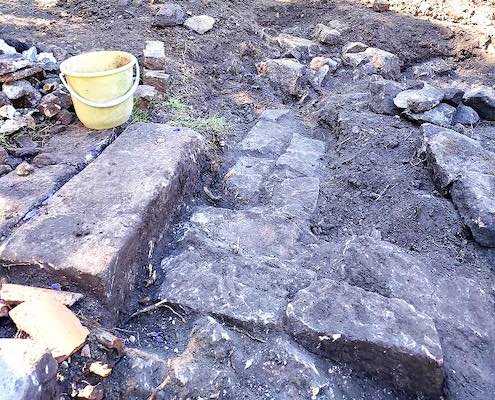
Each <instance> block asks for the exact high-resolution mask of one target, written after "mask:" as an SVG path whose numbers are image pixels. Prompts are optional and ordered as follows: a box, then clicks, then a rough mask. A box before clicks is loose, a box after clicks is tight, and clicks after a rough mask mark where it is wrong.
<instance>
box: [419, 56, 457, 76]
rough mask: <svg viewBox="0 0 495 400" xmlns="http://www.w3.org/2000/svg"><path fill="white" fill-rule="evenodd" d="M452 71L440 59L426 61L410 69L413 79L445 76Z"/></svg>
mask: <svg viewBox="0 0 495 400" xmlns="http://www.w3.org/2000/svg"><path fill="white" fill-rule="evenodd" d="M451 70H452V67H451V66H450V65H449V64H448V63H447V62H446V61H445V60H444V59H442V58H435V59H433V60H429V61H426V62H424V63H421V64H419V65H415V66H414V67H413V68H412V73H413V76H414V78H416V79H418V78H425V77H434V76H437V75H445V74H447V73H448V72H450V71H451Z"/></svg>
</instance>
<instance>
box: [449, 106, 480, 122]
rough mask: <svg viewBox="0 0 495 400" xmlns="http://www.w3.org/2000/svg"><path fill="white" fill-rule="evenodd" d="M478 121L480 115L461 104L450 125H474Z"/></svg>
mask: <svg viewBox="0 0 495 400" xmlns="http://www.w3.org/2000/svg"><path fill="white" fill-rule="evenodd" d="M479 121H480V116H479V115H478V113H477V112H476V111H474V110H473V109H472V108H471V107H468V106H465V105H463V104H461V105H460V106H459V107H457V110H456V112H455V114H454V117H453V119H452V125H455V124H462V125H466V126H473V125H476V124H477V123H478V122H479Z"/></svg>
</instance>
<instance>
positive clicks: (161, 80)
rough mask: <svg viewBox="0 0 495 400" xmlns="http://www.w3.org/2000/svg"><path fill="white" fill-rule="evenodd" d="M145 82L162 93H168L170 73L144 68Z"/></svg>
mask: <svg viewBox="0 0 495 400" xmlns="http://www.w3.org/2000/svg"><path fill="white" fill-rule="evenodd" d="M143 83H144V84H145V85H150V86H153V87H154V88H155V89H156V90H158V91H159V92H160V93H166V92H167V89H168V87H169V85H170V75H169V74H167V73H165V71H152V70H146V69H145V70H144V72H143Z"/></svg>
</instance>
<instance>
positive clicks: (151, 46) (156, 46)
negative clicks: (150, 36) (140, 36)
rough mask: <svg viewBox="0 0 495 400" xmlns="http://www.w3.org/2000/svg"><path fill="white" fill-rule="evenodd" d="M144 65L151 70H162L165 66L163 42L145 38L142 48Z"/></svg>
mask: <svg viewBox="0 0 495 400" xmlns="http://www.w3.org/2000/svg"><path fill="white" fill-rule="evenodd" d="M143 53H144V66H145V67H146V68H148V69H151V70H163V68H164V67H165V61H166V58H165V44H164V43H163V42H160V41H158V40H147V41H146V47H145V48H144V51H143Z"/></svg>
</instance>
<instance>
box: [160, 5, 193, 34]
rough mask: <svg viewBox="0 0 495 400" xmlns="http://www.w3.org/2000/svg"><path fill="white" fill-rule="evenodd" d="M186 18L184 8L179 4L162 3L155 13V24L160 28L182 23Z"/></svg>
mask: <svg viewBox="0 0 495 400" xmlns="http://www.w3.org/2000/svg"><path fill="white" fill-rule="evenodd" d="M185 20H186V13H185V11H184V8H182V6H180V5H179V4H175V3H165V4H161V5H160V6H159V8H158V12H157V13H156V15H155V21H154V24H155V25H156V26H158V27H160V28H166V27H169V26H176V25H182V24H183V23H184V21H185Z"/></svg>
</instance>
